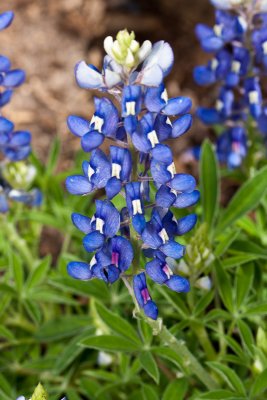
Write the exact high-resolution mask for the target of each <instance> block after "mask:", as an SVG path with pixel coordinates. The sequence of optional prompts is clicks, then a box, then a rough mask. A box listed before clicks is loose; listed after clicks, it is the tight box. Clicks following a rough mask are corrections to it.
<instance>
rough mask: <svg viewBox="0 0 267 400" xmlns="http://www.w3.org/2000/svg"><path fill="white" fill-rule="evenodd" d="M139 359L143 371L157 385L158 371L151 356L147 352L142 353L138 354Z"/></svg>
mask: <svg viewBox="0 0 267 400" xmlns="http://www.w3.org/2000/svg"><path fill="white" fill-rule="evenodd" d="M139 358H140V362H141V365H142V367H143V368H144V370H145V371H146V372H147V373H148V375H150V376H151V378H153V379H154V381H155V382H156V383H159V369H158V366H157V363H156V361H155V359H154V357H153V356H152V354H151V353H150V352H149V351H143V352H142V353H140V355H139Z"/></svg>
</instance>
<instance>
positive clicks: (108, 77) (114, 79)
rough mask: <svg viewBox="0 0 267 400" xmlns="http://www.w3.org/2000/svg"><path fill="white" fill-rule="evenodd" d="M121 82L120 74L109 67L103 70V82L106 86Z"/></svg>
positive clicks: (110, 86) (109, 86)
mask: <svg viewBox="0 0 267 400" xmlns="http://www.w3.org/2000/svg"><path fill="white" fill-rule="evenodd" d="M120 82H121V76H120V75H119V74H117V72H114V71H111V70H110V69H106V70H105V83H106V85H107V87H108V88H112V87H113V86H116V85H118V84H119V83H120Z"/></svg>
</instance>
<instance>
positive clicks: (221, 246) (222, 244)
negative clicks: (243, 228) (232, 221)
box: [214, 230, 240, 257]
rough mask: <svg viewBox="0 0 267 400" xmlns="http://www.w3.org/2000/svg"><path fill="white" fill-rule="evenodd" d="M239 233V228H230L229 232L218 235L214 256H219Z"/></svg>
mask: <svg viewBox="0 0 267 400" xmlns="http://www.w3.org/2000/svg"><path fill="white" fill-rule="evenodd" d="M239 234H240V230H231V231H230V232H229V233H227V234H224V235H223V236H222V237H221V235H220V236H219V237H218V242H219V243H218V245H217V246H216V248H215V251H214V255H215V256H216V257H221V256H222V255H224V253H225V252H226V251H227V250H228V249H229V247H230V246H231V244H232V243H233V242H234V241H235V239H236V238H237V237H238V235H239Z"/></svg>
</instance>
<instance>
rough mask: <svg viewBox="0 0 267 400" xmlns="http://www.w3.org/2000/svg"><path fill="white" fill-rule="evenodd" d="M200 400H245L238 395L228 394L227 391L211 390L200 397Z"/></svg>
mask: <svg viewBox="0 0 267 400" xmlns="http://www.w3.org/2000/svg"><path fill="white" fill-rule="evenodd" d="M199 398H200V399H206V400H226V399H227V400H240V399H245V398H244V397H243V396H242V397H240V396H239V395H238V394H236V393H233V392H230V391H229V390H212V391H211V392H208V393H204V394H202V395H200V397H199Z"/></svg>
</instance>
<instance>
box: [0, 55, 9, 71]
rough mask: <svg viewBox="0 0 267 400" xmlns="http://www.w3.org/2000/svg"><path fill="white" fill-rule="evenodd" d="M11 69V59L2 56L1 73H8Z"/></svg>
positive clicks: (0, 59)
mask: <svg viewBox="0 0 267 400" xmlns="http://www.w3.org/2000/svg"><path fill="white" fill-rule="evenodd" d="M10 67H11V63H10V61H9V59H8V58H7V57H5V56H1V55H0V72H7V71H8V70H9V69H10Z"/></svg>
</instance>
